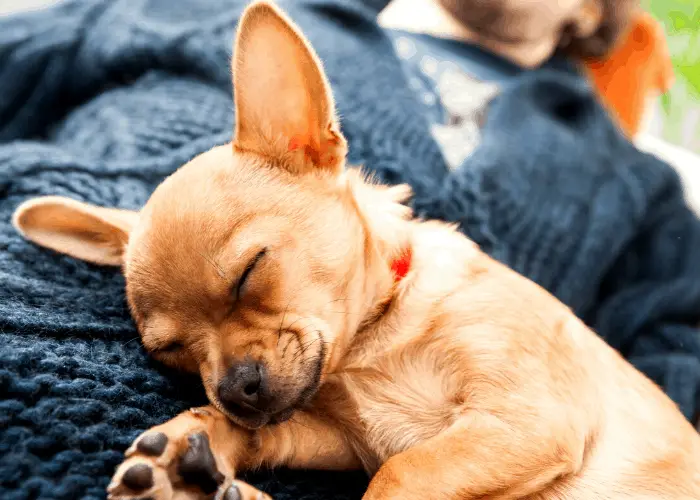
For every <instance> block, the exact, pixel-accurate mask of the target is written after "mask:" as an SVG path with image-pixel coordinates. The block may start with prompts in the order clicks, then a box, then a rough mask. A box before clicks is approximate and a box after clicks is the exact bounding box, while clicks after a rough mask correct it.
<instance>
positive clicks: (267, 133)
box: [232, 2, 347, 173]
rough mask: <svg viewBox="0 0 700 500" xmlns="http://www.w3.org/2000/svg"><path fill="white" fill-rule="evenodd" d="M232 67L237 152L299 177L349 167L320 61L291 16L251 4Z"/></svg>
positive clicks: (240, 28)
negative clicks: (261, 158) (258, 157)
mask: <svg viewBox="0 0 700 500" xmlns="http://www.w3.org/2000/svg"><path fill="white" fill-rule="evenodd" d="M232 66H233V83H234V93H235V101H236V131H235V136H234V147H235V148H236V149H237V150H239V151H250V152H255V153H258V154H261V155H263V156H266V157H268V158H269V159H270V160H272V161H273V163H275V164H278V165H281V166H283V167H285V168H287V169H288V170H290V171H292V172H295V173H303V172H308V171H310V170H312V169H324V170H327V171H332V172H339V171H340V170H341V169H342V168H343V165H344V162H345V155H346V153H347V145H346V142H345V139H344V138H343V136H342V135H341V133H340V129H339V126H338V120H337V118H336V115H335V104H334V102H333V96H332V94H331V90H330V86H329V84H328V81H327V80H326V76H325V74H324V72H323V68H322V66H321V62H320V60H319V59H318V57H317V56H316V54H315V52H314V51H313V49H312V48H311V46H310V45H309V43H308V42H307V41H306V39H305V38H304V36H303V35H302V34H301V32H300V31H299V29H298V28H297V27H296V26H295V25H294V24H293V23H292V21H291V20H290V19H289V18H287V16H286V15H285V14H284V13H282V12H281V11H280V10H279V9H277V8H276V7H275V6H273V5H272V4H269V3H267V2H258V3H255V4H253V5H252V6H250V7H248V9H247V10H246V11H245V12H244V13H243V16H242V19H241V21H240V25H239V27H238V36H237V39H236V44H235V47H234V60H233V64H232Z"/></svg>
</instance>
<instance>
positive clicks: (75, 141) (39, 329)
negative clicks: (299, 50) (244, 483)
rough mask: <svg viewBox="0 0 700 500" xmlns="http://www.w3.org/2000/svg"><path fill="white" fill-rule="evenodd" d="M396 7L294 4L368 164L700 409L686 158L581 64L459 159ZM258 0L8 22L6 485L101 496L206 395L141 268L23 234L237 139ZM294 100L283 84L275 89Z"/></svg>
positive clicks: (293, 477) (318, 484)
mask: <svg viewBox="0 0 700 500" xmlns="http://www.w3.org/2000/svg"><path fill="white" fill-rule="evenodd" d="M385 3H386V1H382V0H364V1H363V0H342V1H341V0H323V1H322V0H315V1H314V0H294V1H289V2H287V3H284V2H282V4H283V6H284V7H285V8H286V9H287V10H288V12H289V13H290V14H291V16H292V17H293V18H294V19H296V20H297V21H298V22H299V24H300V25H301V26H302V28H303V29H304V31H305V32H306V33H307V34H308V36H309V38H310V39H311V41H312V43H313V44H314V46H315V47H316V49H317V50H318V52H319V54H320V56H321V58H322V59H323V61H324V63H325V67H326V69H327V72H328V74H329V77H330V79H331V82H332V85H333V87H334V90H335V93H336V100H337V103H338V107H339V111H340V114H341V116H342V126H343V132H344V133H345V135H346V136H347V138H348V140H349V143H350V161H351V162H353V163H356V164H363V165H365V166H366V168H368V169H369V170H372V171H374V172H376V173H377V174H378V175H379V177H380V178H381V179H383V180H385V181H387V182H391V183H397V182H408V183H410V184H411V185H412V186H413V187H414V189H415V190H416V197H415V200H414V202H413V203H414V207H415V208H416V210H417V211H418V213H419V214H421V215H423V216H428V217H438V218H441V219H445V220H448V221H453V222H457V223H458V224H459V225H460V227H461V228H462V229H463V230H464V231H465V232H466V234H468V235H469V236H470V237H472V238H473V239H474V240H475V241H477V242H478V243H479V244H480V245H482V247H483V248H484V249H485V250H486V251H487V252H489V253H490V254H492V255H493V256H495V257H496V258H498V259H500V260H502V261H503V262H505V263H507V264H508V265H510V266H512V267H513V268H515V269H516V270H518V271H519V272H521V273H523V274H525V275H526V276H529V277H530V278H532V279H534V280H535V281H537V282H539V283H540V284H542V285H543V286H545V287H546V288H548V289H549V290H550V291H552V292H553V293H554V294H556V295H557V296H558V297H559V298H560V299H562V300H563V301H564V302H565V303H567V304H568V305H569V306H571V307H572V309H573V310H574V311H575V312H576V313H577V314H578V315H579V316H581V317H582V318H583V319H584V320H585V321H586V322H587V323H588V324H590V325H591V326H593V327H594V328H596V330H597V331H598V332H599V333H600V334H601V335H602V336H603V337H604V338H605V339H606V340H607V341H608V342H609V343H610V344H611V345H613V346H614V347H615V348H617V349H619V350H620V352H621V353H622V354H623V355H624V356H626V357H628V358H629V359H631V360H632V361H633V362H634V363H636V364H637V366H639V367H640V368H641V369H642V370H643V371H644V372H645V373H647V374H648V375H649V376H651V377H652V378H653V379H654V380H655V381H656V382H658V383H659V384H660V385H661V386H662V387H663V388H664V389H665V390H666V391H667V392H668V393H669V394H670V395H671V397H672V398H673V399H674V400H675V401H676V402H678V404H679V405H680V407H681V409H682V411H683V412H684V413H685V415H686V416H687V417H688V418H694V417H695V413H696V411H697V409H698V406H699V405H698V398H697V393H698V388H699V387H700V341H699V337H698V334H697V331H696V324H697V323H698V319H699V318H698V316H699V314H700V260H699V259H698V248H700V223H699V222H698V220H697V219H696V217H695V216H694V215H693V214H692V213H691V212H690V210H689V209H688V208H687V207H686V205H685V203H684V201H683V197H682V191H681V187H680V184H679V180H678V178H677V176H676V175H675V173H674V172H673V170H672V169H671V168H670V167H668V166H667V165H665V164H663V163H661V162H659V161H657V160H656V159H654V158H652V157H650V156H647V155H644V154H642V153H640V152H638V151H637V150H635V149H634V148H633V147H632V146H631V145H630V144H629V143H628V142H626V141H625V140H624V139H623V138H622V137H621V136H620V134H618V132H617V131H616V130H615V128H614V127H613V125H612V124H611V123H610V121H609V120H608V118H607V116H606V115H605V112H604V111H603V110H602V109H601V108H600V106H598V104H597V103H596V102H595V100H594V98H593V97H592V93H591V92H590V91H589V89H588V88H587V86H586V85H585V84H584V83H583V82H582V80H581V79H580V78H579V77H578V76H577V75H575V74H574V73H573V72H572V71H571V70H569V69H567V68H566V67H565V66H563V67H562V68H561V69H556V68H553V69H549V70H547V71H545V70H542V71H536V72H534V73H530V74H526V75H525V76H522V77H519V78H517V79H516V80H514V81H513V83H512V85H509V86H508V87H507V88H506V89H504V92H503V93H502V95H500V96H499V97H498V98H497V100H496V101H495V102H494V104H493V108H492V110H491V112H490V115H489V119H488V122H487V125H486V128H485V130H484V131H483V143H482V144H481V146H480V147H479V148H478V149H477V150H476V151H475V152H474V154H473V155H472V156H471V157H469V158H468V160H467V161H466V162H465V164H464V165H463V166H462V168H460V169H458V170H456V171H453V172H449V171H448V169H447V168H446V166H445V162H444V160H443V159H442V156H441V153H440V150H439V148H438V146H437V144H436V143H435V142H434V141H433V139H432V137H431V134H430V132H429V129H428V124H427V122H426V120H425V118H424V116H423V115H422V107H421V104H420V103H418V102H416V100H415V97H414V95H413V93H412V91H411V90H410V89H409V88H408V86H407V85H406V82H405V81H404V77H403V73H402V69H401V65H400V62H399V61H398V59H397V58H396V57H395V55H394V53H393V48H392V45H391V43H390V40H389V39H388V38H387V37H386V36H385V35H384V34H383V32H382V31H381V30H380V29H379V28H378V27H377V25H376V23H375V21H374V19H375V17H376V14H377V13H378V12H379V10H380V9H381V8H382V7H383V6H384V4H385ZM243 4H244V2H243V1H242V0H178V1H171V0H73V1H68V2H65V3H63V4H60V5H59V6H57V7H54V8H52V9H50V10H48V11H42V12H34V13H29V14H24V15H21V16H16V17H11V18H7V19H4V20H2V21H0V141H2V143H3V144H2V145H0V214H1V216H0V433H1V435H0V497H2V498H3V499H28V498H46V499H48V498H56V499H74V498H103V497H104V487H105V486H106V484H107V482H108V479H109V476H110V475H111V473H112V472H113V470H114V467H115V466H116V465H117V464H118V463H119V461H120V460H121V456H122V452H123V451H124V450H125V448H126V447H127V446H128V444H129V443H130V441H131V440H132V439H133V438H134V437H135V436H136V435H137V434H138V433H139V432H141V431H143V430H144V429H146V428H148V427H150V426H152V425H155V424H158V423H161V422H163V421H164V420H166V419H168V418H170V417H172V416H174V415H175V414H177V413H178V412H179V411H181V410H183V409H185V408H187V407H189V406H191V405H195V404H199V403H201V402H202V401H203V400H204V396H203V391H202V389H201V385H200V382H199V381H198V380H196V379H192V378H189V377H186V376H183V375H179V374H175V373H171V372H169V371H167V370H165V369H164V368H163V367H162V366H159V365H157V364H156V363H155V362H153V361H150V360H149V358H148V357H147V356H146V355H145V354H144V352H143V350H142V348H141V346H140V343H139V340H138V335H137V332H136V330H135V329H134V326H133V324H132V322H131V320H130V318H129V315H128V312H127V309H126V307H125V301H124V294H123V285H124V283H123V279H122V278H121V276H119V274H118V272H117V271H116V270H113V269H104V268H99V267H96V266H91V265H88V264H85V263H83V262H78V261H75V260H73V259H71V258H68V257H65V256H60V255H56V254H54V253H52V252H50V251H47V250H44V249H40V248H37V247H35V246H33V245H31V244H29V243H27V242H25V241H23V240H22V239H21V238H20V237H19V236H18V235H17V234H16V232H15V231H14V230H13V228H12V227H11V224H10V217H11V214H12V211H13V210H14V209H15V207H16V206H17V205H18V204H19V203H20V202H21V201H23V200H25V199H27V198H28V197H32V196H37V195H65V196H70V197H73V198H75V199H79V200H84V201H89V202H92V203H97V204H101V205H105V206H118V207H124V208H137V207H139V206H141V205H142V204H143V203H144V202H145V200H146V199H147V198H148V196H149V193H150V192H151V191H152V190H153V189H154V187H155V186H156V185H157V184H158V183H159V182H160V181H161V180H162V179H163V178H164V177H165V176H166V175H168V174H169V173H171V172H172V171H174V170H175V169H176V168H177V167H179V166H180V165H181V164H183V163H184V162H186V161H187V160H189V159H190V158H192V157H193V156H195V155H196V154H198V153H200V152H202V151H205V150H206V149H208V148H210V147H212V146H213V145H215V144H220V143H224V142H226V141H227V140H229V139H230V136H231V131H232V129H233V116H232V114H231V109H232V102H231V92H230V71H229V64H228V59H229V57H230V53H231V41H232V37H233V30H234V26H235V22H236V20H237V19H238V17H239V15H240V12H241V10H242V8H243V6H244V5H243ZM270 98H271V99H274V96H271V97H270ZM250 480H251V481H252V482H253V483H254V484H256V485H258V486H259V487H261V488H262V489H265V490H266V491H268V492H270V493H271V494H273V495H275V498H279V499H282V500H284V499H292V498H293V499H316V498H337V499H344V498H347V499H350V498H360V496H361V493H362V491H363V489H364V488H365V486H366V484H367V479H366V478H365V477H364V476H363V474H361V473H337V474H333V473H320V472H290V471H276V472H274V473H261V474H259V475H255V476H252V477H250Z"/></svg>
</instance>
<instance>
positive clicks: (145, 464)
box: [108, 406, 358, 500]
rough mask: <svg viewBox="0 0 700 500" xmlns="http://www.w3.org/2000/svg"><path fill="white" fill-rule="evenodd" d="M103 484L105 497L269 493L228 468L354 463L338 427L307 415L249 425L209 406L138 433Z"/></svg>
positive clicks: (248, 497) (247, 498)
mask: <svg viewBox="0 0 700 500" xmlns="http://www.w3.org/2000/svg"><path fill="white" fill-rule="evenodd" d="M126 456H127V459H126V461H124V462H123V463H122V464H121V465H120V466H119V467H118V468H117V471H116V473H115V474H114V477H113V479H112V482H111V484H110V486H109V488H108V491H109V494H110V495H109V496H110V498H111V499H124V500H130V499H134V500H135V499H137V498H139V499H140V498H152V499H153V500H170V499H178V500H190V499H202V498H211V497H212V496H213V495H214V493H216V492H217V491H218V492H220V493H221V498H222V499H223V500H234V499H237V500H262V499H264V498H269V497H267V495H264V494H263V493H261V492H259V491H258V490H256V489H255V488H253V487H252V486H250V485H247V484H245V483H243V482H241V481H234V477H235V474H236V473H238V472H240V471H244V470H247V469H250V468H256V467H259V466H271V467H274V466H277V465H286V466H288V467H292V468H316V469H347V468H356V467H357V466H358V464H357V459H356V458H355V455H354V453H353V452H352V450H351V448H350V447H349V446H348V445H347V444H346V443H345V440H344V439H343V435H342V433H340V432H339V431H337V430H336V429H335V428H334V427H333V426H332V425H330V424H328V423H326V422H324V421H323V420H322V419H320V418H318V417H315V416H313V415H311V414H309V413H304V412H297V414H295V415H294V417H293V418H292V419H291V420H288V421H287V422H284V423H281V424H277V425H274V426H269V427H263V428H261V429H259V430H255V431H251V430H246V429H243V428H241V427H239V426H237V425H235V424H233V423H232V422H231V421H230V420H229V419H228V418H227V417H226V416H225V415H224V414H222V413H221V412H219V410H217V409H216V408H214V407H213V406H205V407H202V408H194V409H192V410H189V411H186V412H184V413H181V414H180V415H178V416H177V417H175V418H174V419H172V420H170V421H168V422H166V423H165V424H162V425H159V426H157V427H154V428H152V429H150V430H148V431H146V432H145V433H144V434H142V435H141V436H139V437H138V438H137V439H136V441H135V442H134V444H133V445H132V446H131V447H130V448H129V449H128V450H127V451H126Z"/></svg>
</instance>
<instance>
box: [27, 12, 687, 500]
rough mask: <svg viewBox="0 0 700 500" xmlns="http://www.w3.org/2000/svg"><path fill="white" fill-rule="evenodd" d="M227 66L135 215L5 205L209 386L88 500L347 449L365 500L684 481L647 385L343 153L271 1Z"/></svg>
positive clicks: (63, 202)
mask: <svg viewBox="0 0 700 500" xmlns="http://www.w3.org/2000/svg"><path fill="white" fill-rule="evenodd" d="M233 67H234V72H233V78H234V82H235V89H236V92H235V104H236V111H237V113H236V117H237V127H236V131H235V136H234V141H233V143H232V144H226V145H224V146H220V147H216V148H214V149H212V150H210V151H208V152H206V153H204V154H202V155H200V156H198V157H197V158H195V159H194V160H192V161H191V162H190V163H188V164H186V165H185V166H183V167H182V168H181V169H179V170H178V171H177V172H175V173H174V174H173V175H172V176H170V177H169V178H168V179H166V180H165V181H164V182H163V183H162V184H161V185H160V186H159V187H158V188H157V189H156V190H155V192H154V193H153V195H152V197H151V198H150V199H149V201H148V202H147V204H146V205H145V206H144V207H143V209H142V210H141V211H140V212H138V213H136V212H129V211H120V210H116V209H110V208H103V207H96V206H91V205H87V204H84V203H81V202H77V201H73V200H68V199H65V198H58V197H47V198H38V199H33V200H29V201H27V202H25V203H24V204H22V205H21V206H20V207H19V208H18V209H17V212H16V214H15V219H14V223H15V225H16V227H17V228H18V229H19V231H21V232H22V234H24V235H25V236H26V238H28V239H29V240H31V241H33V242H35V243H37V244H39V245H42V246H45V247H48V248H51V249H53V250H56V251H58V252H62V253H66V254H69V255H72V256H74V257H77V258H80V259H84V260H87V261H90V262H93V263H97V264H103V265H114V266H121V268H122V270H123V272H124V275H125V277H126V293H127V299H128V302H129V305H130V308H131V311H132V313H133V318H134V320H135V322H136V325H137V326H138V329H139V332H140V334H141V337H142V340H143V345H144V346H145V348H146V349H147V350H148V351H150V352H151V353H152V354H153V356H154V357H155V358H157V359H159V360H161V361H162V362H163V363H166V364H168V365H171V366H174V367H177V368H180V369H183V370H189V371H192V372H195V373H199V374H200V375H201V378H202V381H203V383H204V386H205V388H206V392H207V395H208V397H209V399H210V401H211V404H210V405H209V406H207V407H204V408H198V409H194V410H191V411H187V412H185V413H183V414H181V415H179V416H177V417H175V418H174V419H172V420H170V421H168V422H166V423H164V424H163V425H160V426H158V427H156V428H154V429H151V430H149V431H147V432H146V433H145V434H144V435H142V436H141V437H140V438H139V439H138V440H137V441H136V442H135V443H134V445H133V446H132V447H131V448H130V449H129V450H128V451H127V453H126V456H127V458H126V461H125V462H124V463H123V464H122V465H121V466H120V467H119V468H118V469H117V471H116V473H115V475H114V478H113V481H112V484H111V486H110V488H109V492H110V496H111V498H118V499H134V498H145V497H150V498H154V499H159V500H160V499H170V498H178V499H195V498H211V497H212V496H213V495H214V493H215V492H216V491H217V489H218V492H219V497H220V498H226V499H233V498H244V499H253V498H263V494H262V493H259V492H258V491H257V490H255V489H254V488H252V487H251V486H249V485H247V484H244V483H243V482H240V481H236V480H235V479H234V478H235V475H236V474H237V473H238V472H240V471H242V470H246V469H251V468H256V467H260V466H266V467H275V466H280V465H284V466H289V467H293V468H315V469H355V468H364V469H365V470H366V471H367V472H368V473H369V474H371V475H372V476H373V478H372V481H371V483H370V486H369V489H368V490H367V492H366V494H365V496H364V498H365V499H367V500H375V499H384V500H386V499H396V500H412V499H416V500H419V499H420V500H425V499H440V500H442V499H482V498H493V499H515V498H529V499H542V500H544V499H547V500H555V499H558V500H561V499H568V500H600V499H625V498H628V499H635V500H643V499H647V500H651V499H654V500H659V499H676V500H680V499H697V498H700V438H698V435H697V433H696V431H695V430H694V429H693V427H692V426H691V425H690V424H689V423H688V422H687V421H686V420H685V419H684V418H683V416H682V415H681V413H680V412H679V410H678V409H677V408H676V406H675V405H674V404H673V403H672V402H671V400H670V399H669V398H668V397H666V396H665V395H664V394H663V392H662V391H661V390H660V389H659V388H657V387H656V386H655V385H654V384H653V383H652V382H650V381H649V380H648V379H647V378H645V377H644V376H643V375H642V374H640V373H639V372H638V371H637V370H635V369H634V368H633V367H632V366H631V365H629V364H628V363H627V362H626V361H624V360H623V359H622V357H620V356H619V355H618V354H617V353H616V352H615V351H614V350H613V349H611V348H610V347H608V346H607V345H606V344H605V343H604V342H603V341H602V340H601V339H600V338H599V337H597V336H596V335H595V334H594V333H593V332H592V331H591V330H590V329H588V328H587V327H586V326H585V325H584V324H583V323H582V322H581V321H579V320H578V319H577V318H576V317H575V316H574V314H572V312H571V311H570V310H569V309H568V308H567V307H565V306H564V305H563V304H561V303H560V302H559V301H557V300H556V299H555V298H554V297H553V296H552V295H550V294H549V293H547V292H546V291H545V290H543V289H542V288H540V287H539V286H537V285H536V284H534V283H532V282H531V281H529V280H527V279H526V278H524V277H522V276H520V275H518V274H517V273H515V272H513V271H511V270H510V269H508V268H507V267H505V266H503V265H501V264H499V263H497V262H496V261H494V260H492V259H491V258H489V257H488V256H487V255H485V254H484V253H482V252H481V251H480V250H479V248H477V246H476V245H475V244H474V243H473V242H471V241H470V240H468V239H467V238H466V237H465V236H463V235H462V234H460V233H458V232H457V231H456V230H455V229H454V228H453V227H450V226H448V225H446V224H442V223H439V222H424V221H419V220H414V219H412V218H411V216H410V213H409V210H408V209H407V208H406V207H404V206H403V205H402V204H401V203H400V202H401V201H403V200H404V199H405V198H406V197H407V195H408V190H407V189H406V188H405V187H384V186H379V185H375V184H372V183H370V182H368V181H366V180H365V179H364V178H363V177H362V176H361V175H360V174H359V173H358V172H356V171H353V170H347V169H345V159H344V158H345V154H346V143H345V140H344V138H343V137H342V135H341V133H340V130H339V126H338V122H337V119H336V117H335V113H334V104H333V99H332V96H331V92H330V89H329V85H328V83H327V81H326V78H325V76H324V73H323V70H322V67H321V64H320V62H319V60H318V58H317V57H316V55H315V54H314V52H313V50H312V49H311V47H309V45H308V44H307V42H306V41H305V39H304V38H303V36H302V35H301V34H300V32H299V31H298V30H297V28H296V27H295V26H294V25H293V24H292V22H291V21H290V20H289V19H287V18H286V17H285V15H284V14H283V13H281V12H280V11H279V10H278V9H277V8H276V7H274V6H272V5H271V4H269V3H265V2H259V3H256V4H254V5H252V6H251V7H249V8H248V9H247V11H246V12H245V14H244V15H243V18H242V20H241V23H240V27H239V32H238V37H237V41H236V47H235V57H234V64H233ZM368 85H371V82H368ZM405 255H410V256H411V260H410V268H409V270H408V273H407V274H406V275H405V276H399V278H400V279H396V276H395V275H394V274H393V273H392V263H393V262H396V261H397V259H401V258H402V256H405ZM241 378H243V379H245V382H246V384H247V385H245V387H243V386H241V385H240V384H241Z"/></svg>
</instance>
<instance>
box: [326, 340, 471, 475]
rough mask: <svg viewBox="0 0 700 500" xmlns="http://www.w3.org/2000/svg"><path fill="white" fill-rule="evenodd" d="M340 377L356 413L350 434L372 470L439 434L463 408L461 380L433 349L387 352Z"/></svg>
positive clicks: (348, 422) (348, 423)
mask: <svg viewBox="0 0 700 500" xmlns="http://www.w3.org/2000/svg"><path fill="white" fill-rule="evenodd" d="M339 382H341V384H342V389H343V390H342V392H343V394H344V398H346V399H347V406H346V405H344V406H346V408H347V409H348V410H349V412H350V413H352V417H351V418H347V419H343V420H345V423H344V425H346V426H351V427H353V428H352V429H351V432H349V435H352V436H354V439H355V440H356V441H357V442H356V443H355V447H356V449H357V450H358V454H359V455H361V458H362V461H363V462H364V463H365V467H366V468H367V469H368V471H369V472H373V469H375V468H377V467H379V465H381V464H382V463H383V462H385V461H386V460H387V459H388V458H390V457H391V456H393V455H396V454H397V453H400V452H402V451H404V450H406V449H408V448H411V447H413V446H415V445H416V444H418V443H421V442H423V441H425V440H426V439H429V438H431V437H433V436H435V435H437V434H439V433H440V432H441V431H443V430H444V429H446V428H447V427H449V426H450V425H451V424H452V423H453V422H454V421H455V420H456V418H457V417H458V415H459V413H460V411H461V401H460V397H459V394H460V393H461V391H460V387H459V383H458V381H457V380H456V378H455V377H453V376H451V375H450V374H449V373H447V372H446V371H444V370H443V369H441V368H440V363H439V360H437V359H434V358H433V357H432V356H431V354H430V352H425V353H415V354H414V355H413V356H395V357H392V356H388V357H384V358H382V359H378V360H377V362H376V363H373V365H372V367H371V368H368V369H365V370H360V371H357V372H353V373H352V374H343V375H341V376H340V377H339Z"/></svg>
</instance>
